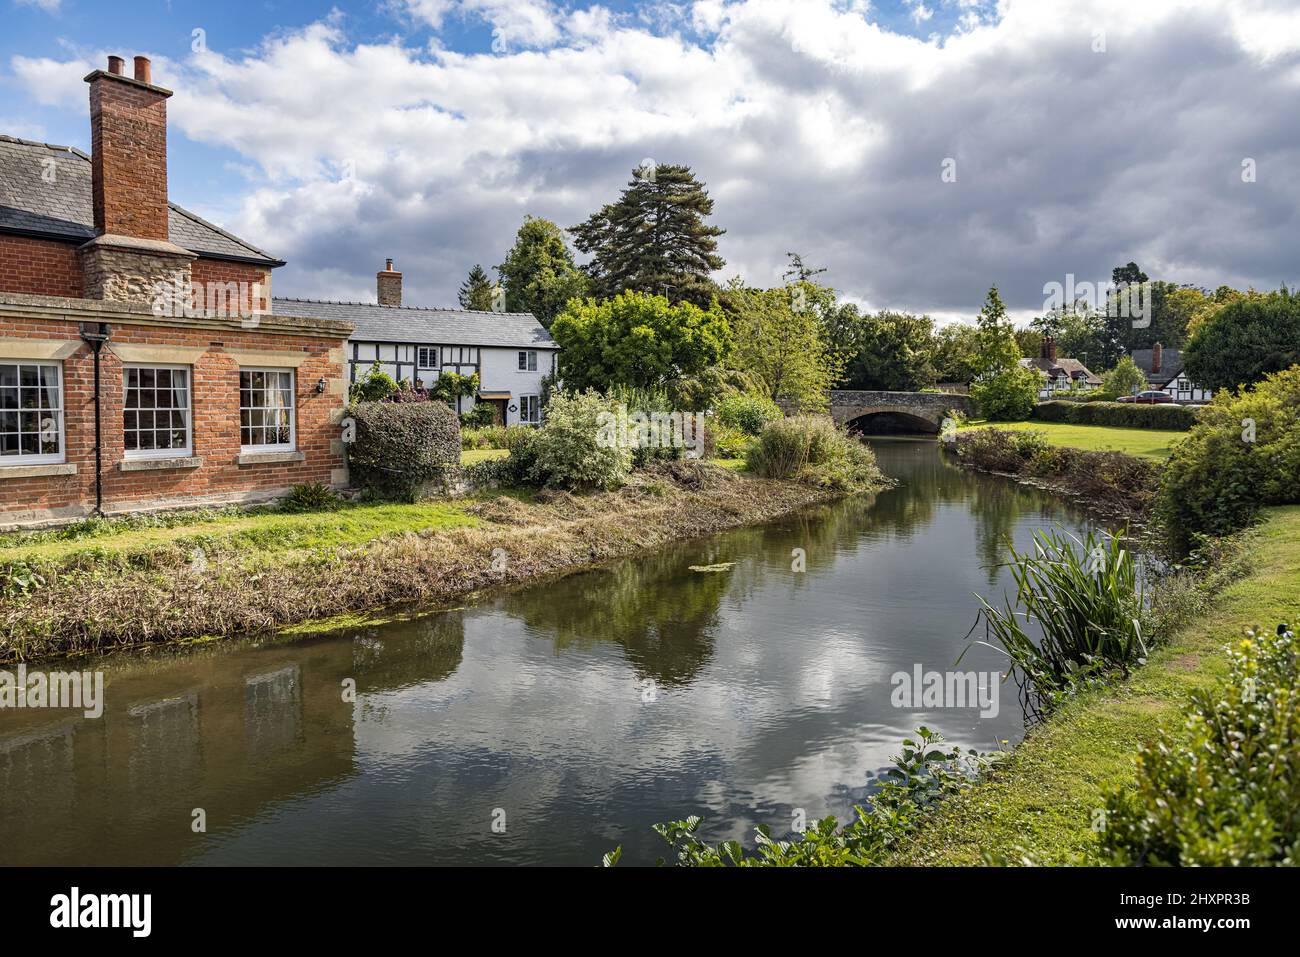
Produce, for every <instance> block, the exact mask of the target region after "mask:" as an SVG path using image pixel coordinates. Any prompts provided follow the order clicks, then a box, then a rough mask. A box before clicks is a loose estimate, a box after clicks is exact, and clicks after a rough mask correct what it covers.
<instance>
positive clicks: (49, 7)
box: [14, 0, 63, 13]
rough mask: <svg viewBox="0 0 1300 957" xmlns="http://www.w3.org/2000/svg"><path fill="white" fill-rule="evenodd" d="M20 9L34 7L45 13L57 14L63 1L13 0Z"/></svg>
mask: <svg viewBox="0 0 1300 957" xmlns="http://www.w3.org/2000/svg"><path fill="white" fill-rule="evenodd" d="M14 3H15V4H16V5H17V6H20V7H36V8H38V9H40V10H44V11H45V12H46V13H58V12H59V8H60V6H62V3H63V0H14Z"/></svg>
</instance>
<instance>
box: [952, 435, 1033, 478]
mask: <svg viewBox="0 0 1300 957" xmlns="http://www.w3.org/2000/svg"><path fill="white" fill-rule="evenodd" d="M1048 448H1049V446H1048V444H1047V440H1046V439H1044V438H1043V436H1042V434H1041V433H1038V432H1019V431H1012V430H1010V429H971V430H970V431H969V432H961V433H959V434H958V436H957V456H958V458H961V459H964V460H966V461H968V462H969V463H970V464H971V465H973V466H974V467H975V468H978V469H983V470H984V471H986V472H1010V473H1012V474H1013V475H1014V474H1018V473H1019V472H1020V471H1021V470H1022V469H1023V468H1024V467H1025V463H1026V462H1028V461H1030V460H1031V459H1032V458H1033V457H1034V456H1035V455H1038V454H1040V453H1041V452H1043V451H1045V450H1046V449H1048Z"/></svg>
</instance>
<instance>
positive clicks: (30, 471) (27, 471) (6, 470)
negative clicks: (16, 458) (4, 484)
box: [0, 462, 77, 481]
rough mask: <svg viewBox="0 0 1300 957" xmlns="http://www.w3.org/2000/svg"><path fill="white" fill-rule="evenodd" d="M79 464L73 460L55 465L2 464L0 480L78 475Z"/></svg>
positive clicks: (0, 466)
mask: <svg viewBox="0 0 1300 957" xmlns="http://www.w3.org/2000/svg"><path fill="white" fill-rule="evenodd" d="M76 474H77V466H76V464H75V463H73V462H62V463H58V464H54V465H0V481H4V480H5V479H20V478H43V477H45V476H47V475H76Z"/></svg>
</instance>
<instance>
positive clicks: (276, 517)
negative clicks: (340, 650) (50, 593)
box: [0, 502, 479, 562]
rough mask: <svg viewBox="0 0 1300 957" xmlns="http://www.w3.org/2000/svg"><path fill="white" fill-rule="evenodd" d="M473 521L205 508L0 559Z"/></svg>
mask: <svg viewBox="0 0 1300 957" xmlns="http://www.w3.org/2000/svg"><path fill="white" fill-rule="evenodd" d="M477 524H479V522H478V519H476V518H474V517H473V516H472V515H470V514H468V513H467V512H465V511H464V509H462V508H460V507H458V506H456V505H451V504H448V503H445V502H423V503H420V504H415V505H405V504H397V503H391V502H383V503H366V504H356V505H345V506H343V507H342V508H340V509H338V510H337V511H334V512H306V513H302V514H294V513H286V512H277V511H274V510H271V509H255V510H251V511H238V510H234V509H230V510H222V511H215V510H206V511H196V512H188V513H172V514H170V515H157V516H140V517H137V518H113V519H99V520H90V521H86V522H79V523H77V524H75V525H71V526H68V527H66V528H60V529H56V530H52V531H43V532H27V533H21V532H20V533H12V534H8V535H3V536H0V562H10V561H16V560H32V559H37V560H45V561H54V560H63V559H69V558H72V557H73V556H76V555H78V554H95V555H104V556H111V555H124V554H131V553H140V552H147V551H149V550H151V549H155V548H160V547H168V546H172V545H180V546H182V547H184V548H193V547H202V548H204V549H205V550H209V551H212V550H226V549H235V550H241V551H248V552H250V553H256V554H269V553H276V552H287V551H293V550H298V549H313V548H322V547H333V546H339V545H361V544H364V543H366V542H369V541H372V540H373V539H376V538H379V537H380V536H382V535H386V534H389V533H392V532H418V531H422V530H425V529H447V528H462V527H469V526H474V525H477Z"/></svg>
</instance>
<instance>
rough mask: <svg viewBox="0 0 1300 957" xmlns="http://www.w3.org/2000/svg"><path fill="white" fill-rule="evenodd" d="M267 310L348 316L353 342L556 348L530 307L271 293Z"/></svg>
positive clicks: (316, 316)
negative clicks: (485, 308) (441, 305)
mask: <svg viewBox="0 0 1300 957" xmlns="http://www.w3.org/2000/svg"><path fill="white" fill-rule="evenodd" d="M271 311H272V312H273V313H274V314H275V315H278V316H297V317H300V318H305V319H340V320H342V321H344V322H350V323H352V325H353V327H354V331H353V333H352V339H353V340H354V341H357V342H413V343H429V344H430V345H453V346H500V347H503V348H507V349H521V348H529V349H558V348H560V347H559V346H558V345H556V343H555V340H554V339H552V338H551V334H550V333H549V332H547V331H546V330H545V329H544V328H543V327H542V324H541V323H540V322H538V321H537V319H536V318H534V316H533V314H532V313H530V312H472V311H470V310H467V309H426V308H422V307H419V306H378V305H375V304H374V303H367V302H329V301H324V300H319V299H288V298H275V299H272V300H271Z"/></svg>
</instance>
